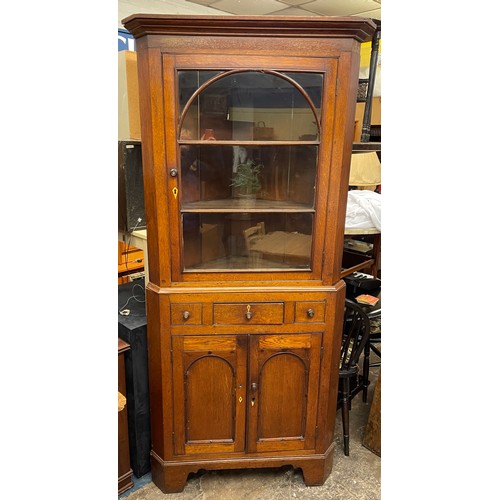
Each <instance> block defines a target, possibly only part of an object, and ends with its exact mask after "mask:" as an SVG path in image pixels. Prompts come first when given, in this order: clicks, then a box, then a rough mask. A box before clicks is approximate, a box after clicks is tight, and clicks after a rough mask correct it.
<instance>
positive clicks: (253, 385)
mask: <svg viewBox="0 0 500 500" xmlns="http://www.w3.org/2000/svg"><path fill="white" fill-rule="evenodd" d="M250 388H251V389H252V391H256V390H257V382H252V385H251V386H250Z"/></svg>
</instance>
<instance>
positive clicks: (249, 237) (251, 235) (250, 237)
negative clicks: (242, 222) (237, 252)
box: [243, 222, 266, 261]
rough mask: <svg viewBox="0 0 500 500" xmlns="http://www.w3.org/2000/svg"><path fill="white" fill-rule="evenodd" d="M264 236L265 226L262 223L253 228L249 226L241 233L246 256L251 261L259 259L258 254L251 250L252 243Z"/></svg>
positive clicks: (259, 255)
mask: <svg viewBox="0 0 500 500" xmlns="http://www.w3.org/2000/svg"><path fill="white" fill-rule="evenodd" d="M264 234H266V226H265V223H264V222H257V224H255V226H251V227H249V228H248V229H245V230H244V231H243V237H244V238H245V247H246V251H247V254H248V256H249V257H250V258H251V260H254V261H255V260H258V259H260V258H261V254H260V252H256V251H255V250H253V249H252V247H253V243H254V242H255V241H256V240H257V239H258V238H260V237H262V236H264Z"/></svg>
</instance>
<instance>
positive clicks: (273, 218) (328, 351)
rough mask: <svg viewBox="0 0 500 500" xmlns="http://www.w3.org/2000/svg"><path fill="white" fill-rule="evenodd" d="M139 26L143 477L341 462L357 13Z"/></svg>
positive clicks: (165, 482) (171, 486)
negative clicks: (146, 394)
mask: <svg viewBox="0 0 500 500" xmlns="http://www.w3.org/2000/svg"><path fill="white" fill-rule="evenodd" d="M123 24H124V26H125V28H127V30H129V31H130V32H131V33H132V34H133V35H134V37H135V38H136V47H137V60H138V72H139V95H140V113H141V128H142V133H141V136H142V156H143V169H144V194H145V197H144V199H145V208H146V217H147V242H148V259H149V283H148V284H147V295H146V305H147V322H148V349H149V386H150V401H151V439H152V451H151V461H152V477H153V481H154V482H155V484H156V485H157V486H158V487H159V488H160V489H161V490H162V491H163V492H165V493H169V492H177V491H182V489H183V488H184V486H185V484H186V480H187V476H188V474H189V473H191V472H197V471H198V470H200V469H219V470H220V469H241V468H259V467H281V466H284V465H291V466H293V467H296V468H300V469H302V472H303V476H304V481H305V483H306V484H307V485H320V484H323V482H324V481H325V479H326V478H327V477H328V475H329V474H330V471H331V469H332V464H333V443H334V440H333V432H334V426H335V415H336V406H337V383H338V380H337V378H338V358H339V349H340V340H341V325H342V316H343V304H344V298H345V285H344V282H343V281H342V280H341V279H340V276H341V261H342V249H343V239H344V221H345V210H346V202H347V189H348V178H349V164H350V156H351V149H352V141H353V134H354V116H355V105H356V94H357V86H358V71H359V52H360V43H361V42H364V41H368V40H371V36H372V34H373V32H374V30H375V28H376V26H375V24H374V23H373V21H371V20H368V19H362V18H358V17H352V18H349V17H344V18H342V17H339V18H330V17H318V18H313V17H283V16H282V17H271V16H265V17H258V16H172V15H146V14H135V15H132V16H130V17H128V18H126V19H125V20H124V21H123Z"/></svg>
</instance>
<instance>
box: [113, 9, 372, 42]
mask: <svg viewBox="0 0 500 500" xmlns="http://www.w3.org/2000/svg"><path fill="white" fill-rule="evenodd" d="M122 23H123V25H124V26H125V28H126V29H127V30H128V31H130V33H132V35H134V37H135V38H140V37H141V36H145V35H190V36H253V37H304V38H318V37H319V38H353V39H355V40H357V41H358V42H367V41H369V40H371V39H372V36H373V33H374V32H375V30H376V28H377V25H376V24H375V23H374V21H373V20H371V19H367V18H362V17H356V16H353V17H309V16H305V17H299V16H288V17H286V16H188V15H182V16H181V15H172V14H133V15H131V16H128V17H127V18H125V19H124V20H123V21H122Z"/></svg>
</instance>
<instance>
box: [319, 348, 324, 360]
mask: <svg viewBox="0 0 500 500" xmlns="http://www.w3.org/2000/svg"><path fill="white" fill-rule="evenodd" d="M323 350H324V347H323V346H321V349H320V350H319V359H320V360H322V359H323Z"/></svg>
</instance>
